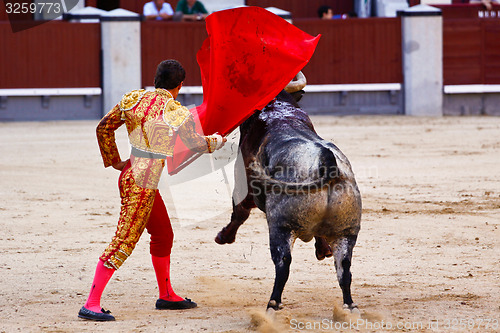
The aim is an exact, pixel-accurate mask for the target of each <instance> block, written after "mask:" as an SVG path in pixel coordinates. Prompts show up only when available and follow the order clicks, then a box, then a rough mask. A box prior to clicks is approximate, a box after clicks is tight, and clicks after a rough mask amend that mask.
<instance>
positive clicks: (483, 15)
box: [436, 5, 500, 85]
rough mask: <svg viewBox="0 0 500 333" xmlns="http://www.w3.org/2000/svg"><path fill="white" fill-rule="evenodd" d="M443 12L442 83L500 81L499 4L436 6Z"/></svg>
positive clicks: (493, 82)
mask: <svg viewBox="0 0 500 333" xmlns="http://www.w3.org/2000/svg"><path fill="white" fill-rule="evenodd" d="M436 7H439V8H440V9H441V10H442V11H443V76H444V84H445V85H450V84H500V42H499V41H500V6H499V5H496V6H494V7H493V10H491V11H487V10H485V8H484V7H483V6H482V5H453V6H444V5H443V6H436Z"/></svg>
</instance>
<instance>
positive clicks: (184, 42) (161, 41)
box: [141, 21, 208, 87]
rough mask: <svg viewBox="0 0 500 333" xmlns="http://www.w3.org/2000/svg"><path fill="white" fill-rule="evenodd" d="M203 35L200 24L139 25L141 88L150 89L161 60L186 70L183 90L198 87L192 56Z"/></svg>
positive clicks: (194, 61)
mask: <svg viewBox="0 0 500 333" xmlns="http://www.w3.org/2000/svg"><path fill="white" fill-rule="evenodd" d="M207 36H208V35H207V31H206V28H205V23H204V22H147V21H145V22H142V23H141V41H142V48H141V52H142V85H143V86H144V87H147V86H153V79H154V75H155V72H156V66H157V65H158V63H160V61H162V60H165V59H177V60H179V61H180V62H181V63H182V65H183V66H184V68H185V69H186V80H185V81H184V85H186V86H200V85H201V74H200V68H199V66H198V63H197V62H196V53H197V52H198V50H199V49H200V47H201V45H202V44H203V41H204V40H205V38H207Z"/></svg>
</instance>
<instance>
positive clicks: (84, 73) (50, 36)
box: [0, 21, 101, 89]
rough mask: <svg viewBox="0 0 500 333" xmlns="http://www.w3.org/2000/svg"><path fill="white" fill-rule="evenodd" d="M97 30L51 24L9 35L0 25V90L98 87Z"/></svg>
mask: <svg viewBox="0 0 500 333" xmlns="http://www.w3.org/2000/svg"><path fill="white" fill-rule="evenodd" d="M100 29H101V28H100V25H99V24H93V23H87V24H77V23H68V22H63V21H54V22H48V23H45V24H42V25H39V26H37V27H36V28H34V29H27V30H23V31H20V32H17V33H12V30H11V27H10V24H9V22H8V21H3V22H0V41H2V47H1V48H0V59H1V61H0V73H1V80H0V89H3V88H73V87H74V88H78V87H100V86H101V82H100V77H101V76H100V75H101V74H100V73H101V70H100V56H99V54H100V50H101V34H100V31H101V30H100Z"/></svg>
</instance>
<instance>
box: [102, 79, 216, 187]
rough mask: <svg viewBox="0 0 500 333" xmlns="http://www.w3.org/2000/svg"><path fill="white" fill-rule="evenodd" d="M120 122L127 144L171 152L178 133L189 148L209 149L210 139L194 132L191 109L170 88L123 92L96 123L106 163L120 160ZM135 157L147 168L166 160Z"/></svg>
mask: <svg viewBox="0 0 500 333" xmlns="http://www.w3.org/2000/svg"><path fill="white" fill-rule="evenodd" d="M123 124H125V125H126V126H127V131H128V135H129V141H130V144H131V145H132V147H133V148H135V149H137V150H139V151H143V152H147V153H153V154H158V155H163V156H172V154H173V151H174V144H175V140H176V138H177V135H179V136H180V137H181V139H182V141H183V142H184V144H185V145H186V146H187V147H188V148H189V149H191V150H193V151H195V152H200V153H203V152H208V148H209V143H210V142H209V140H208V139H207V138H206V137H204V136H201V135H199V134H198V133H196V130H195V122H194V119H193V115H192V113H191V112H190V111H189V110H188V109H187V108H186V107H184V106H182V105H181V104H180V103H179V102H177V101H176V100H174V99H173V98H172V95H171V94H170V92H168V91H167V90H164V89H161V88H158V89H156V90H155V91H146V90H143V89H141V90H134V91H132V92H130V93H128V94H126V95H124V96H123V98H122V100H121V101H120V103H118V104H117V105H116V106H115V107H114V108H113V109H112V110H111V111H110V112H108V114H107V115H105V116H104V118H102V120H101V121H100V123H99V125H98V126H97V130H96V132H97V141H98V143H99V148H100V150H101V155H102V159H103V161H104V166H105V167H108V166H110V165H113V164H114V163H116V162H119V161H121V158H120V154H119V152H118V148H117V146H116V142H115V131H116V130H117V129H118V128H119V127H120V126H121V125H123ZM137 159H141V160H145V161H142V164H144V163H147V164H148V168H153V169H154V170H156V171H159V172H160V173H161V169H162V168H163V166H164V164H165V161H164V159H159V160H158V159H157V160H151V159H147V158H136V160H137ZM134 164H135V163H132V165H134ZM158 168H160V169H159V170H158ZM154 170H151V169H150V171H154ZM154 173H156V172H154ZM152 186H153V185H152ZM144 187H147V188H151V187H150V186H144ZM154 187H156V186H154Z"/></svg>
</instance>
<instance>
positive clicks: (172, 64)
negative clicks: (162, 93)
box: [155, 59, 186, 90]
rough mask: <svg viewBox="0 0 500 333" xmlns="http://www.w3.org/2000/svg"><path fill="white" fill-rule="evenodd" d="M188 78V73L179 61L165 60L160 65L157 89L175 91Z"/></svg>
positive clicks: (156, 82)
mask: <svg viewBox="0 0 500 333" xmlns="http://www.w3.org/2000/svg"><path fill="white" fill-rule="evenodd" d="M185 78H186V71H185V70H184V68H183V67H182V65H181V63H180V62H178V61H177V60H173V59H169V60H163V61H162V62H160V63H159V64H158V67H157V68H156V75H155V88H163V89H167V90H168V89H174V88H176V87H178V86H179V84H181V82H182V81H184V79H185Z"/></svg>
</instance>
